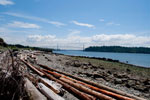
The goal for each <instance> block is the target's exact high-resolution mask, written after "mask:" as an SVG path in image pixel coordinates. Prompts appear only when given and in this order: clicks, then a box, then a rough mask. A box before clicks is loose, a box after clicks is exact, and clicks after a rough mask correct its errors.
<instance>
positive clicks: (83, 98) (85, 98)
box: [43, 71, 95, 100]
mask: <svg viewBox="0 0 150 100" xmlns="http://www.w3.org/2000/svg"><path fill="white" fill-rule="evenodd" d="M43 73H44V74H45V76H46V77H47V78H49V79H51V80H53V81H56V82H58V83H59V84H61V85H62V86H63V88H64V89H66V90H67V91H68V92H70V93H72V94H73V95H74V96H75V97H77V98H78V99H80V100H95V98H91V96H88V95H87V94H85V93H83V92H80V91H79V90H77V89H75V88H73V87H72V86H70V85H68V84H66V83H64V82H62V81H61V80H58V79H56V78H54V77H53V76H51V75H49V74H47V73H46V72H44V71H43Z"/></svg>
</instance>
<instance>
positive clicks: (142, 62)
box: [53, 50, 150, 68]
mask: <svg viewBox="0 0 150 100" xmlns="http://www.w3.org/2000/svg"><path fill="white" fill-rule="evenodd" d="M53 52H54V53H60V54H65V55H73V56H88V57H100V58H103V57H104V58H111V59H113V60H119V61H120V62H124V63H126V62H128V63H129V64H133V65H137V66H143V67H149V68H150V54H139V53H110V52H86V51H80V50H61V51H53Z"/></svg>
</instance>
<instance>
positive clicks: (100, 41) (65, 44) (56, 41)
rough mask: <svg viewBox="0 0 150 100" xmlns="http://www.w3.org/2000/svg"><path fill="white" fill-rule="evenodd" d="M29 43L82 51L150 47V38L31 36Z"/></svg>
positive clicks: (117, 35) (130, 36) (122, 35)
mask: <svg viewBox="0 0 150 100" xmlns="http://www.w3.org/2000/svg"><path fill="white" fill-rule="evenodd" d="M27 42H28V43H30V42H32V45H35V46H44V47H45V46H46V47H55V48H56V46H57V45H59V47H60V48H61V49H82V46H83V44H84V45H85V47H88V46H103V45H105V46H128V47H132V46H142V47H146V46H147V47H148V46H149V44H150V37H144V36H136V35H132V34H115V35H107V34H98V35H93V36H91V37H81V36H79V35H68V36H67V37H66V38H57V37H56V36H53V35H30V36H28V38H27Z"/></svg>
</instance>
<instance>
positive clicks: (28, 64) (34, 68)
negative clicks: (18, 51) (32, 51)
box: [20, 59, 44, 76]
mask: <svg viewBox="0 0 150 100" xmlns="http://www.w3.org/2000/svg"><path fill="white" fill-rule="evenodd" d="M20 60H21V61H22V62H24V63H25V64H26V65H27V66H28V67H30V68H31V69H32V70H33V71H35V72H36V73H38V74H39V75H40V76H44V74H43V73H42V72H40V71H39V70H37V68H36V67H34V66H33V65H31V64H30V63H27V62H26V61H24V60H23V59H20Z"/></svg>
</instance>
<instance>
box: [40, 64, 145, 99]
mask: <svg viewBox="0 0 150 100" xmlns="http://www.w3.org/2000/svg"><path fill="white" fill-rule="evenodd" d="M38 65H39V66H41V67H43V68H45V69H48V70H51V71H55V72H58V73H61V74H63V75H66V76H69V77H72V78H74V79H76V80H79V81H82V82H85V83H87V84H90V85H92V86H95V87H98V88H100V89H104V90H107V91H110V92H113V93H116V94H120V95H122V96H126V97H130V98H133V99H135V100H146V99H143V98H140V97H137V96H134V95H131V94H129V93H126V92H123V91H120V90H116V89H114V88H111V87H108V86H105V85H103V84H100V83H99V84H97V83H95V82H91V81H89V80H86V79H83V78H80V77H76V76H73V75H71V74H68V73H64V72H61V71H58V70H55V69H52V68H50V67H48V66H45V65H42V64H38Z"/></svg>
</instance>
